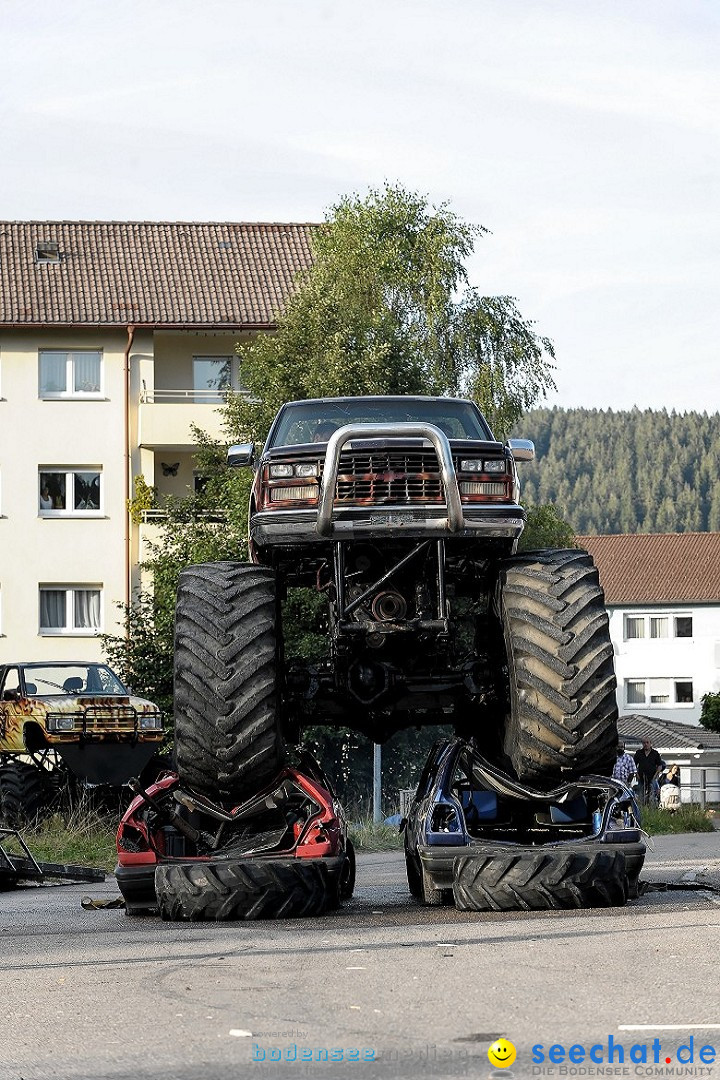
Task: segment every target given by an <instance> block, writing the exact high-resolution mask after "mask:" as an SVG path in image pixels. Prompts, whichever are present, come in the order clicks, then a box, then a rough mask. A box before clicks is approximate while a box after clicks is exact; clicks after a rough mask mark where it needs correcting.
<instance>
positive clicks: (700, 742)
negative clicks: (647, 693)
mask: <svg viewBox="0 0 720 1080" xmlns="http://www.w3.org/2000/svg"><path fill="white" fill-rule="evenodd" d="M618 731H619V732H620V735H621V737H622V738H623V739H625V740H627V742H628V744H629V743H630V742H637V743H640V742H642V740H643V739H649V740H650V742H651V743H652V744H653V746H655V747H660V748H662V749H663V750H698V749H703V750H713V751H717V750H720V733H718V732H717V731H708V730H707V728H704V727H701V726H700V725H699V724H678V723H676V722H675V721H674V720H657V719H655V718H653V717H650V716H642V715H641V714H640V713H633V714H632V715H630V716H621V717H620V719H619V720H618Z"/></svg>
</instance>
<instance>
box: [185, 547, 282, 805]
mask: <svg viewBox="0 0 720 1080" xmlns="http://www.w3.org/2000/svg"><path fill="white" fill-rule="evenodd" d="M278 667H279V664H278V646H277V601H276V595H275V575H274V573H273V571H272V570H269V569H266V568H264V567H257V566H251V565H248V564H246V563H235V562H221V563H203V564H199V565H197V566H191V567H189V568H188V569H187V570H184V571H183V572H182V574H181V575H180V579H179V583H178V593H177V607H176V614H175V755H176V763H177V771H178V774H179V776H180V778H181V780H183V781H184V783H186V784H188V785H190V787H193V788H195V789H196V790H197V791H200V792H204V793H206V794H207V795H210V796H212V797H214V798H215V799H218V798H219V799H227V800H237V801H242V800H244V799H246V798H248V797H249V796H250V795H252V794H254V792H255V791H258V790H259V789H260V788H262V787H263V786H264V785H265V784H266V783H268V782H269V781H270V780H272V779H273V778H274V777H275V776H276V775H277V773H278V772H279V770H280V769H281V768H282V765H283V760H284V747H283V740H282V736H281V733H280V721H279V695H278V685H277V684H278V675H277V671H278Z"/></svg>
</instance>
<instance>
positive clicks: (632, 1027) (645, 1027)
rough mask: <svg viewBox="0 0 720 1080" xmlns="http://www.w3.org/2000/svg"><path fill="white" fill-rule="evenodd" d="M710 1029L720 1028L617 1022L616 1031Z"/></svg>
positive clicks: (698, 1025)
mask: <svg viewBox="0 0 720 1080" xmlns="http://www.w3.org/2000/svg"><path fill="white" fill-rule="evenodd" d="M691 1028H693V1029H697V1030H698V1031H710V1030H713V1031H714V1030H715V1029H720V1024H618V1031H690V1029H691Z"/></svg>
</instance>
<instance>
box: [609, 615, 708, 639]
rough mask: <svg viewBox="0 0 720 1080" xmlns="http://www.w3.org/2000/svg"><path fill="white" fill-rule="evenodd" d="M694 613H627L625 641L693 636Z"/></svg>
mask: <svg viewBox="0 0 720 1080" xmlns="http://www.w3.org/2000/svg"><path fill="white" fill-rule="evenodd" d="M692 632H693V620H692V615H675V616H672V617H671V616H670V615H667V614H665V615H651V614H649V613H648V614H645V613H643V614H638V615H625V616H623V636H624V639H625V641H637V640H639V639H644V638H653V639H655V640H658V639H661V638H669V637H670V636H672V637H676V638H683V637H692Z"/></svg>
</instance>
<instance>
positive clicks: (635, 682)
mask: <svg viewBox="0 0 720 1080" xmlns="http://www.w3.org/2000/svg"><path fill="white" fill-rule="evenodd" d="M693 702H694V693H693V684H692V680H691V679H626V680H625V704H626V705H644V706H648V705H652V706H653V708H658V707H663V706H665V707H668V708H672V707H673V706H674V705H692V704H693Z"/></svg>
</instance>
